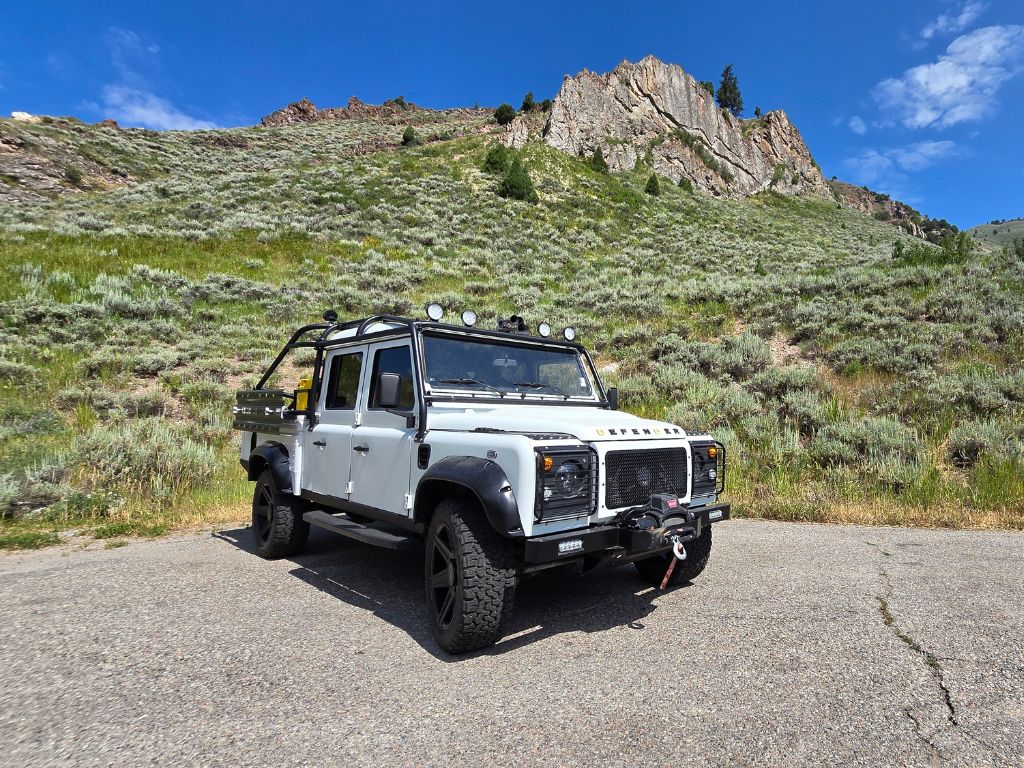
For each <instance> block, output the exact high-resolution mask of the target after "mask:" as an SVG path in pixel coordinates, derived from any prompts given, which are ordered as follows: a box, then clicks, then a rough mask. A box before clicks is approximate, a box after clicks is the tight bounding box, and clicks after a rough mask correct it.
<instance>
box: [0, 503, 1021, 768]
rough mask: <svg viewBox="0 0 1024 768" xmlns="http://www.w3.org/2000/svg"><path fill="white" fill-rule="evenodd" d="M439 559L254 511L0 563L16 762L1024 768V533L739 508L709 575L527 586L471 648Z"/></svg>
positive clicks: (2, 754) (1, 654) (8, 748)
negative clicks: (256, 518) (264, 555)
mask: <svg viewBox="0 0 1024 768" xmlns="http://www.w3.org/2000/svg"><path fill="white" fill-rule="evenodd" d="M421 569H422V559H421V558H420V557H418V556H410V555H408V554H401V553H396V552H390V551H384V550H377V549H373V548H370V547H367V546H364V545H360V544H357V543H355V542H349V541H347V540H345V539H341V538H338V537H334V536H332V535H331V534H327V533H319V532H314V534H313V535H312V537H311V539H310V546H309V549H308V551H307V552H306V553H305V554H303V555H302V556H300V557H297V558H294V559H292V560H279V561H274V562H267V561H263V560H260V559H259V558H257V557H256V556H255V555H253V554H252V552H251V543H250V534H249V532H248V531H247V530H245V529H228V530H223V531H218V532H215V533H213V534H210V533H202V534H196V533H193V534H187V535H178V536H171V537H167V538H162V539H159V540H154V541H133V542H132V543H130V544H129V545H128V546H126V547H121V548H117V549H96V548H89V549H86V550H70V549H68V548H63V549H61V548H54V549H50V550H44V551H39V552H32V553H19V554H11V555H5V556H2V557H0V616H2V617H3V629H4V632H3V642H2V644H0V690H3V692H4V706H3V707H2V708H0V765H3V766H7V765H10V766H35V765H75V766H89V765H111V764H117V765H141V764H151V763H156V764H161V765H169V764H204V765H232V766H234V765H254V766H255V765H260V766H268V765H275V766H276V765H325V764H326V765H330V764H334V765H351V766H360V765H373V766H386V765H438V766H442V765H449V764H467V765H475V766H487V765H501V766H510V765H513V766H514V765H536V764H539V763H541V762H543V763H546V764H551V765H564V764H570V763H579V764H581V765H586V764H600V765H602V766H605V765H607V766H620V765H621V766H647V765H651V766H655V765H669V764H672V765H676V766H678V765H737V764H738V765H757V766H773V765H786V766H795V765H820V764H823V763H825V764H843V765H865V766H867V765H872V766H877V765H914V766H916V765H922V766H931V765H964V766H968V765H969V766H986V765H993V766H1019V765H1022V764H1024V608H1022V606H1024V599H1022V598H1024V594H1022V593H1024V579H1022V577H1021V574H1022V572H1024V535H1022V534H1019V533H1009V532H966V531H934V530H918V529H889V528H861V527H854V526H827V525H798V524H787V523H775V522H761V521H742V520H738V521H729V522H727V523H724V524H722V525H720V526H718V527H716V530H715V548H714V551H713V553H712V559H711V564H710V565H709V567H708V569H707V571H706V572H705V574H704V575H703V576H702V577H700V578H699V579H698V580H697V581H695V582H694V584H693V585H692V586H688V587H683V588H679V589H675V590H671V591H667V592H664V593H660V592H658V591H656V590H653V589H651V588H649V587H647V586H646V585H645V584H644V583H643V582H641V581H640V579H639V578H638V577H637V576H636V575H635V573H634V572H633V570H632V569H631V568H622V569H616V570H609V571H605V572H601V573H597V574H593V575H589V576H583V577H573V576H569V575H563V574H558V573H556V572H547V573H545V574H542V575H540V576H537V577H536V578H534V579H531V580H529V581H527V582H526V583H524V585H523V587H522V589H521V590H520V595H519V600H518V605H519V608H518V610H517V612H516V614H515V616H514V618H513V621H512V624H511V626H510V627H509V628H508V633H507V635H506V637H505V639H504V640H502V642H501V643H499V644H498V645H497V646H495V647H494V648H492V649H489V650H487V651H485V652H481V653H477V654H472V655H469V656H462V657H453V656H448V655H447V654H445V653H443V652H441V651H440V650H438V649H437V648H436V647H435V646H434V644H433V642H432V640H431V638H430V632H429V629H428V627H427V624H426V620H425V617H424V615H423V611H424V609H423V603H422V593H421V590H422V587H421V584H420V581H421Z"/></svg>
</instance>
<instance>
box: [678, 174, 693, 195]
mask: <svg viewBox="0 0 1024 768" xmlns="http://www.w3.org/2000/svg"><path fill="white" fill-rule="evenodd" d="M679 188H680V189H683V190H686V191H687V192H689V193H690V194H693V182H692V181H690V180H689V179H688V178H686V177H685V176H680V177H679Z"/></svg>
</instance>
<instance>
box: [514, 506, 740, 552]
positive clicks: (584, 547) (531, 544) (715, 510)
mask: <svg viewBox="0 0 1024 768" xmlns="http://www.w3.org/2000/svg"><path fill="white" fill-rule="evenodd" d="M729 507H730V505H728V504H715V505H713V506H707V507H698V508H696V509H687V508H681V509H680V510H679V511H678V512H675V513H673V514H672V515H670V516H669V517H667V518H666V520H665V525H663V526H661V527H658V528H652V529H647V530H636V529H633V528H629V527H626V526H624V525H618V524H608V525H592V526H591V527H589V528H581V529H577V530H575V531H563V532H562V533H552V534H549V535H547V536H538V537H536V538H532V539H527V540H526V542H525V552H524V559H525V560H526V562H527V563H533V564H538V563H554V562H558V561H559V560H572V559H573V558H576V557H580V556H581V555H597V556H608V557H612V556H614V557H616V558H618V559H621V560H630V559H639V558H640V557H646V556H648V555H653V554H656V553H658V552H662V551H666V550H668V549H670V548H671V546H672V539H671V538H670V537H673V536H678V537H679V540H680V541H681V542H682V543H684V544H685V543H686V542H688V541H693V540H694V539H696V538H697V537H698V536H700V535H701V533H702V531H703V529H704V527H705V526H707V525H711V524H713V523H717V522H720V521H722V520H728V519H729Z"/></svg>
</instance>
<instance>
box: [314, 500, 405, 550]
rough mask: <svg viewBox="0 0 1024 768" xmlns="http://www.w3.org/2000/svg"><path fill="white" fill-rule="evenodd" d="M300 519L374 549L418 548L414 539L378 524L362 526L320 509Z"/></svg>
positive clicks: (342, 516)
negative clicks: (371, 546)
mask: <svg viewBox="0 0 1024 768" xmlns="http://www.w3.org/2000/svg"><path fill="white" fill-rule="evenodd" d="M302 518H303V519H304V520H305V521H306V522H307V523H309V524H310V525H315V526H316V527H317V528H323V529H324V530H325V531H331V532H332V533H340V534H341V535H342V536H347V537H348V538H350V539H355V540H356V541H361V542H363V543H364V544H372V545H373V546H375V547H384V548H385V549H417V548H419V546H420V543H419V541H418V540H417V539H416V538H415V537H413V536H405V535H403V534H401V533H395V532H392V531H390V530H388V529H386V528H385V527H383V525H382V524H380V523H370V524H369V525H363V524H362V523H357V522H356V521H355V520H351V519H349V518H348V517H345V516H344V515H340V514H339V515H332V514H330V513H329V512H324V511H323V510H322V509H315V510H312V511H311V512H306V513H305V514H303V515H302ZM378 526H380V527H378Z"/></svg>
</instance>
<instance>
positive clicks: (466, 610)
mask: <svg viewBox="0 0 1024 768" xmlns="http://www.w3.org/2000/svg"><path fill="white" fill-rule="evenodd" d="M427 310H428V312H427V314H428V316H429V317H430V320H429V321H417V320H411V319H409V318H404V317H394V316H390V315H382V316H377V317H370V318H366V319H362V320H355V321H352V322H339V321H338V319H337V315H336V314H335V313H334V312H333V311H328V312H325V313H324V322H322V323H316V324H313V325H307V326H304V327H302V328H300V329H299V330H297V331H296V332H295V333H294V335H293V336H292V337H291V339H290V340H289V342H288V343H287V344H286V345H285V347H284V349H282V350H281V353H280V354H279V355H278V356H277V358H276V359H275V360H274V362H273V363H272V364H271V365H270V367H269V369H268V370H267V371H266V373H265V374H264V375H263V378H262V379H261V380H260V382H259V384H257V386H256V389H253V390H246V391H243V392H239V393H238V395H237V403H236V405H235V407H234V414H235V421H234V426H235V428H236V429H239V430H242V432H243V434H242V440H241V463H242V466H243V467H244V468H245V469H246V471H247V472H248V475H249V479H250V480H254V481H255V482H256V489H255V493H254V495H253V504H252V521H253V529H254V532H255V535H256V544H257V552H258V553H259V554H260V555H262V556H263V557H268V558H273V557H283V556H289V555H295V554H297V553H299V552H300V551H301V550H302V548H303V546H304V544H305V542H306V538H307V536H308V534H309V526H310V525H315V526H319V527H321V528H326V529H327V530H330V531H334V532H336V533H339V534H342V535H343V536H348V537H350V538H353V539H357V540H359V541H362V542H365V543H367V544H374V545H377V546H382V547H389V548H393V549H406V548H410V547H420V546H425V573H424V584H425V589H426V602H427V616H428V619H429V621H430V625H431V629H432V630H433V634H434V637H435V638H436V639H437V642H438V643H439V644H440V645H441V647H442V648H444V649H445V650H447V651H450V652H452V653H459V652H464V651H470V650H474V649H477V648H482V647H484V646H487V645H490V644H492V643H494V642H496V641H497V640H498V638H499V637H500V635H501V624H502V620H503V618H504V617H505V616H506V615H507V613H508V612H509V610H510V609H511V606H512V603H513V598H514V594H515V589H516V584H517V582H518V580H519V579H520V578H522V577H523V576H525V575H527V574H530V573H533V572H536V571H538V570H542V569H545V568H550V567H553V566H560V565H569V564H571V565H573V566H575V567H576V568H577V569H578V570H584V569H590V568H594V567H596V566H600V565H614V564H618V563H625V562H633V563H634V565H635V566H636V569H637V571H638V572H639V573H640V575H641V576H642V577H643V578H644V579H646V580H647V581H648V582H650V583H652V584H656V585H659V584H660V585H661V586H662V587H663V588H664V586H665V585H666V584H669V583H673V584H675V583H681V582H685V581H688V580H690V579H692V578H694V577H695V576H697V575H698V574H699V573H700V572H701V571H703V570H704V567H705V566H706V565H707V562H708V556H709V555H710V552H711V524H712V523H714V522H717V521H719V520H724V519H726V518H728V517H729V505H728V504H720V503H718V498H719V495H720V494H721V493H722V491H723V490H724V489H725V451H724V448H723V446H722V445H721V444H720V443H717V442H716V441H715V440H714V439H712V438H711V437H709V436H707V435H690V434H687V433H686V432H684V431H683V430H682V429H680V428H679V427H677V426H673V425H671V424H666V423H662V422H658V421H649V420H646V419H641V418H638V417H635V416H632V415H629V414H626V413H623V412H620V411H618V410H617V406H618V392H617V391H616V390H615V389H614V388H611V389H608V390H605V388H604V386H603V385H602V383H601V380H600V378H599V377H598V375H597V371H596V369H595V367H594V363H593V361H592V360H591V358H590V355H589V354H588V353H587V351H586V349H584V348H583V347H582V346H581V345H579V344H576V343H574V339H575V336H576V334H575V332H574V331H573V329H571V328H567V329H565V331H564V332H563V337H564V339H554V338H551V328H550V326H549V325H548V324H547V323H541V325H540V327H539V328H538V330H537V335H529V334H528V333H527V327H526V324H525V323H524V322H523V320H522V318H519V317H516V316H513V317H512V318H511V319H509V320H502V321H499V323H498V329H497V330H493V331H492V330H482V329H479V328H476V327H474V326H475V324H476V315H475V314H474V313H473V312H472V311H466V312H464V313H463V316H462V320H463V323H464V324H463V325H462V326H459V325H456V324H450V323H445V322H441V321H442V318H443V310H442V308H441V307H440V306H439V305H436V304H432V305H430V306H429V307H428V308H427ZM300 349H310V350H313V351H314V353H315V359H314V362H313V371H312V376H311V377H309V378H306V379H304V380H303V381H302V382H300V386H299V388H298V389H296V390H293V391H290V392H288V391H285V390H283V389H271V388H267V386H266V385H267V383H268V381H269V380H270V379H271V376H272V375H273V374H274V372H275V370H276V369H277V368H278V366H279V365H280V364H281V362H282V361H283V360H284V359H285V357H286V356H287V355H288V354H289V353H292V352H294V351H295V350H300ZM306 354H307V356H308V354H309V353H308V352H307V353H306ZM424 542H425V543H424Z"/></svg>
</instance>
